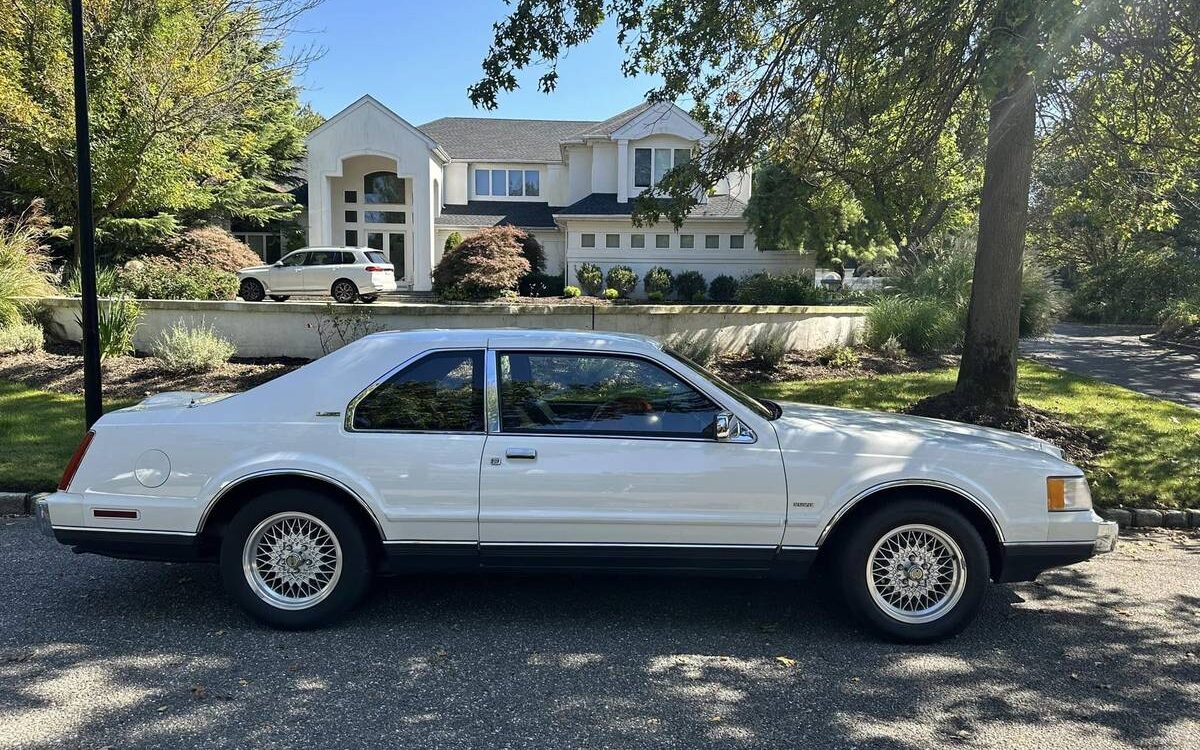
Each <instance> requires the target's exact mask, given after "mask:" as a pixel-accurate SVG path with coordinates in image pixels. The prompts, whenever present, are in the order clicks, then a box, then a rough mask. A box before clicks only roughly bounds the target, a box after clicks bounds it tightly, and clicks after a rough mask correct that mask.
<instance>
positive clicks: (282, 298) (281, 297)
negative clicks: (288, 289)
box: [271, 294, 292, 302]
mask: <svg viewBox="0 0 1200 750" xmlns="http://www.w3.org/2000/svg"><path fill="white" fill-rule="evenodd" d="M291 298H292V297H291V295H288V294H272V295H271V299H273V300H275V301H276V302H287V301H288V300H289V299H291Z"/></svg>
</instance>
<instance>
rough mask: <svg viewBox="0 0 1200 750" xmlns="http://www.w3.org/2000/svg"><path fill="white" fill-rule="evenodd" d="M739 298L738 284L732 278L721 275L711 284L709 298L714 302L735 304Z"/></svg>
mask: <svg viewBox="0 0 1200 750" xmlns="http://www.w3.org/2000/svg"><path fill="white" fill-rule="evenodd" d="M737 296H738V282H737V279H735V278H733V277H732V276H729V275H726V274H721V275H720V276H718V277H717V278H715V279H713V280H712V281H711V282H709V285H708V298H709V299H710V300H712V301H713V302H734V301H735V300H737Z"/></svg>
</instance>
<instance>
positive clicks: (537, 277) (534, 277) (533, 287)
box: [519, 273, 563, 297]
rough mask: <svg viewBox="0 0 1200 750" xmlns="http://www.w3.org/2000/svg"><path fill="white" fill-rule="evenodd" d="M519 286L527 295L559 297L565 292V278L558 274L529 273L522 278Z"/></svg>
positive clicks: (523, 293)
mask: <svg viewBox="0 0 1200 750" xmlns="http://www.w3.org/2000/svg"><path fill="white" fill-rule="evenodd" d="M519 288H520V290H521V294H522V295H523V296H526V297H558V296H560V295H562V293H563V279H562V276H558V275H556V274H549V273H529V274H525V276H523V277H522V278H521V282H520V284H519Z"/></svg>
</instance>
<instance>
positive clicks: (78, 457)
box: [58, 430, 96, 492]
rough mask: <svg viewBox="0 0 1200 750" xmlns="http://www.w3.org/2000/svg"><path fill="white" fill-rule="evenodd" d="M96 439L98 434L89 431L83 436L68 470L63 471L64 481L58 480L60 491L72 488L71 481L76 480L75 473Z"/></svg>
mask: <svg viewBox="0 0 1200 750" xmlns="http://www.w3.org/2000/svg"><path fill="white" fill-rule="evenodd" d="M94 437H96V433H95V432H93V431H92V430H88V431H87V434H86V435H84V436H83V440H80V441H79V446H78V447H77V448H76V449H75V452H74V453H72V454H71V460H70V461H68V462H67V468H66V469H65V470H63V475H62V479H60V480H58V491H59V492H66V491H67V488H69V487H70V486H71V480H72V479H74V478H75V472H76V471H78V470H79V464H80V463H82V462H83V454H85V453H87V449H88V446H89V445H91V444H92V438H94Z"/></svg>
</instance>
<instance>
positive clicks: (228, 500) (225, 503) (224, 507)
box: [196, 469, 384, 555]
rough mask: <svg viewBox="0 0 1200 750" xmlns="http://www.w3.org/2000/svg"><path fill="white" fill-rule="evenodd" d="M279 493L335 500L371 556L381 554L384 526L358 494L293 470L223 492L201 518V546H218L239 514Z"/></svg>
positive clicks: (240, 483)
mask: <svg viewBox="0 0 1200 750" xmlns="http://www.w3.org/2000/svg"><path fill="white" fill-rule="evenodd" d="M279 489H303V490H308V491H311V492H318V493H320V494H322V495H325V496H326V497H329V498H330V499H332V500H335V501H336V502H338V503H339V504H341V505H342V506H343V507H344V508H345V509H346V510H347V511H349V512H350V515H351V516H352V517H353V518H354V520H355V522H356V523H357V524H358V526H359V529H360V530H361V531H362V533H363V538H364V539H365V540H367V543H368V546H369V547H370V548H371V549H372V553H373V554H374V555H379V554H381V553H382V549H383V541H384V534H383V526H382V525H381V524H380V522H379V519H378V518H377V517H376V516H375V513H374V512H373V511H372V510H371V508H370V506H369V505H367V503H366V502H365V501H364V500H363V499H362V498H361V497H360V496H359V495H358V494H356V493H355V492H354V491H353V490H351V489H350V488H349V487H347V486H346V485H344V484H342V483H341V482H338V481H337V480H335V479H332V478H330V477H327V476H323V475H319V474H314V473H312V472H307V471H301V470H294V469H286V470H279V471H267V472H259V473H256V474H250V475H248V476H245V477H242V478H240V479H238V480H236V481H234V482H232V483H231V484H230V485H229V486H227V487H225V488H223V489H222V490H221V492H219V493H218V494H217V496H216V497H214V498H213V500H212V501H211V502H210V503H209V505H208V508H207V509H206V510H205V512H204V515H203V516H202V517H201V518H200V523H199V526H198V528H197V532H196V534H197V536H198V537H199V539H200V541H201V545H202V546H203V547H204V548H206V549H211V548H212V546H213V545H214V544H219V540H220V537H221V532H222V530H223V529H224V528H225V526H226V525H228V523H229V521H230V520H231V519H232V518H233V517H234V515H235V514H236V513H237V512H238V511H239V510H241V509H242V508H243V507H244V506H245V505H246V504H247V503H248V502H250V501H251V500H253V499H254V498H256V497H258V496H259V495H261V494H262V493H264V492H266V491H268V490H279Z"/></svg>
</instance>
